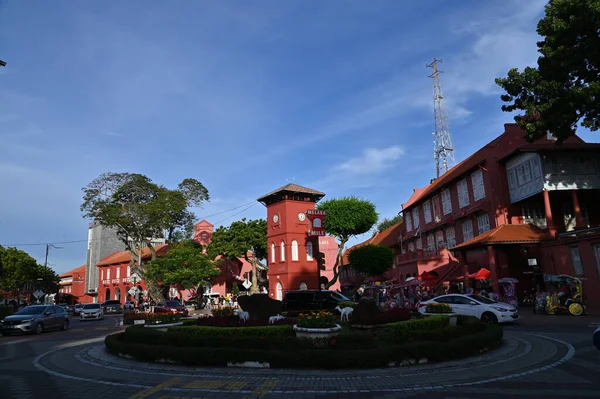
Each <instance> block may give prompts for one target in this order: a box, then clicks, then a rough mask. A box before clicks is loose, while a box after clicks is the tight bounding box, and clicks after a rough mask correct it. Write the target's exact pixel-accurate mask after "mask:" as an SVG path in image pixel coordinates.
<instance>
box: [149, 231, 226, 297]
mask: <svg viewBox="0 0 600 399" xmlns="http://www.w3.org/2000/svg"><path fill="white" fill-rule="evenodd" d="M220 272H221V271H220V270H219V268H218V267H217V265H216V264H215V262H212V261H211V260H210V259H209V257H208V256H207V255H206V254H204V253H202V245H200V244H198V243H197V242H195V241H192V240H187V241H182V242H179V243H173V244H170V246H169V250H168V251H167V252H166V253H165V254H164V255H161V256H159V257H157V258H156V259H154V260H151V261H150V262H149V263H148V267H147V270H146V277H148V278H150V279H151V280H152V281H156V282H160V284H161V285H162V287H163V288H166V289H167V290H168V289H169V287H170V286H171V285H178V286H181V287H182V288H183V289H192V290H194V291H195V292H196V294H197V295H201V293H202V287H203V286H204V285H207V284H208V282H209V281H210V280H211V279H212V278H214V277H217V276H218V275H219V274H220ZM163 295H164V293H163Z"/></svg>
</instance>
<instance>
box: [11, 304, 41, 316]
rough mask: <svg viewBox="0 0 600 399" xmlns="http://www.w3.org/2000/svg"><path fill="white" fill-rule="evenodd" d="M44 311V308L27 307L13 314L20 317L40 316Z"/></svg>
mask: <svg viewBox="0 0 600 399" xmlns="http://www.w3.org/2000/svg"><path fill="white" fill-rule="evenodd" d="M44 309H46V307H45V306H27V307H26V308H23V309H21V310H19V311H18V312H17V313H15V314H16V315H22V314H25V315H27V314H42V313H43V312H44Z"/></svg>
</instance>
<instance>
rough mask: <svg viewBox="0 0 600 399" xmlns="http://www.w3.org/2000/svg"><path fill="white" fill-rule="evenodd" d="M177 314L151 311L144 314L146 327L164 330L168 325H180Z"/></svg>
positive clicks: (181, 323)
mask: <svg viewBox="0 0 600 399" xmlns="http://www.w3.org/2000/svg"><path fill="white" fill-rule="evenodd" d="M182 325H183V322H182V321H180V320H179V315H176V314H168V313H157V314H156V313H152V314H148V315H147V316H146V324H144V327H146V328H155V329H157V331H161V332H166V331H167V329H168V328H169V327H174V326H182Z"/></svg>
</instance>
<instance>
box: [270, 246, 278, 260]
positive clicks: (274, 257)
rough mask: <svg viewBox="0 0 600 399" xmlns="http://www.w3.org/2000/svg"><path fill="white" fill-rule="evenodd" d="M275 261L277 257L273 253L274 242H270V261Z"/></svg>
mask: <svg viewBox="0 0 600 399" xmlns="http://www.w3.org/2000/svg"><path fill="white" fill-rule="evenodd" d="M276 261H277V257H276V255H275V243H274V242H272V243H271V263H275V262H276Z"/></svg>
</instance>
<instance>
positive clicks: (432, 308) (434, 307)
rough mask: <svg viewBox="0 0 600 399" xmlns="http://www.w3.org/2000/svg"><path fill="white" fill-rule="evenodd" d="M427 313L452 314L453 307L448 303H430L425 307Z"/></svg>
mask: <svg viewBox="0 0 600 399" xmlns="http://www.w3.org/2000/svg"><path fill="white" fill-rule="evenodd" d="M425 312H426V313H452V312H453V310H452V306H450V305H448V304H447V303H437V302H430V303H428V304H427V306H426V307H425Z"/></svg>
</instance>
